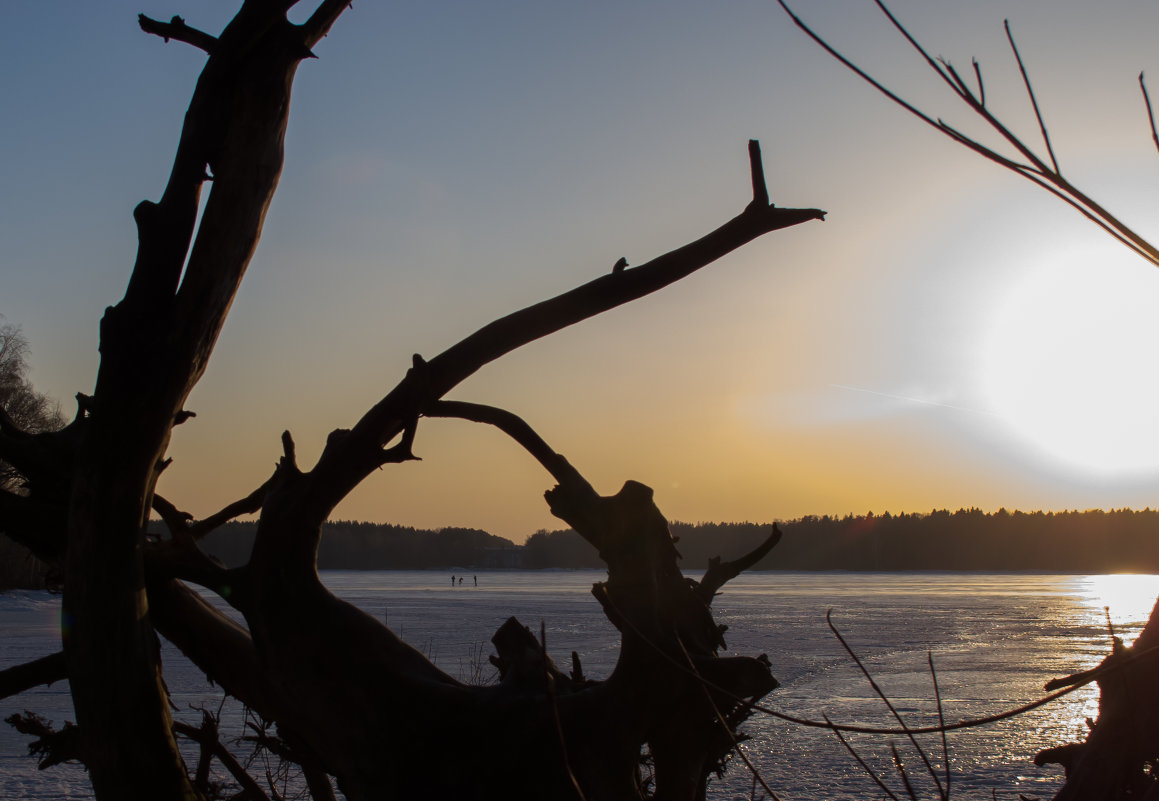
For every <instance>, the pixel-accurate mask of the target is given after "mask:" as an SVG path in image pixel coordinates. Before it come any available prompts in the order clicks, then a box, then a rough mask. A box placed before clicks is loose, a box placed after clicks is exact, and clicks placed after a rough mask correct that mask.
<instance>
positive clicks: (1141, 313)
mask: <svg viewBox="0 0 1159 801" xmlns="http://www.w3.org/2000/svg"><path fill="white" fill-rule="evenodd" d="M1120 250H1122V249H1116V248H1115V247H1113V246H1111V247H1092V248H1090V249H1089V250H1086V251H1084V250H1075V251H1072V252H1070V253H1067V254H1064V255H1063V256H1062V257H1061V259H1057V257H1056V260H1055V262H1054V263H1052V264H1050V265H1049V266H1046V265H1044V266H1043V267H1041V268H1039V269H1036V270H1033V271H1032V272H1031V273H1029V274H1028V275H1027V276H1026V277H1025V278H1024V279H1023V280H1021V281H1020V282H1018V283H1015V284H1014V285H1013V286H1012V287H1011V289H1010V291H1009V293H1008V294H1007V295H1006V296H1005V297H1004V298H998V299H997V302H996V304H995V308H996V312H995V315H994V317H993V318H992V320H991V323H990V327H989V330H988V331H986V332H984V333H983V350H982V353H981V384H982V386H981V388H982V391H983V393H984V397H985V398H986V401H987V403H988V404H989V406H990V409H991V410H992V411H994V412H995V413H996V414H997V415H998V416H999V417H1000V418H1001V419H1002V420H1003V421H1004V422H1005V423H1006V424H1007V425H1008V426H1009V427H1010V428H1011V429H1012V431H1013V433H1014V435H1015V436H1016V437H1017V438H1018V439H1020V440H1022V441H1023V442H1024V443H1025V444H1026V445H1027V446H1028V447H1029V448H1030V449H1031V450H1033V451H1034V452H1036V453H1037V454H1038V455H1039V456H1040V457H1043V458H1045V459H1048V460H1050V461H1052V462H1056V463H1062V464H1065V465H1067V466H1068V467H1071V468H1073V469H1079V470H1081V471H1084V472H1089V473H1093V474H1124V473H1131V472H1141V471H1147V470H1154V469H1156V468H1159V370H1157V369H1156V365H1157V364H1159V270H1156V269H1155V268H1154V267H1151V266H1148V265H1146V264H1144V263H1143V262H1142V260H1140V259H1138V258H1137V257H1134V256H1132V255H1131V254H1130V253H1128V252H1127V251H1125V250H1122V252H1119V251H1120Z"/></svg>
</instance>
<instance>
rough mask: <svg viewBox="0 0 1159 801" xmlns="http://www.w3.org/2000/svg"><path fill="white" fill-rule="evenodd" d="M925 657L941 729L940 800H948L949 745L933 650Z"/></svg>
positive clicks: (927, 652)
mask: <svg viewBox="0 0 1159 801" xmlns="http://www.w3.org/2000/svg"><path fill="white" fill-rule="evenodd" d="M926 659H927V660H928V661H929V663H930V678H932V679H933V681H934V700H935V701H936V702H937V705H938V726H939V727H940V728H941V730H942V765H943V769H944V770H945V777H946V792H945V793H943V794H942V801H950V746H949V743H947V742H946V717H945V714H944V713H943V709H942V691H941V690H940V689H939V688H938V671H936V670H934V654H933V651H926Z"/></svg>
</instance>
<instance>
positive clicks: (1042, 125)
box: [1003, 20, 1062, 175]
mask: <svg viewBox="0 0 1159 801" xmlns="http://www.w3.org/2000/svg"><path fill="white" fill-rule="evenodd" d="M1003 24H1004V25H1005V27H1006V41H1008V42H1010V49H1011V50H1012V51H1013V52H1014V60H1015V61H1017V62H1018V71H1019V72H1021V73H1022V83H1023V84H1024V85H1025V86H1026V94H1027V95H1029V96H1030V105H1031V106H1032V107H1033V108H1034V117H1035V119H1037V120H1038V130H1040V131H1042V141H1043V143H1045V144H1046V152H1047V153H1049V154H1050V163H1051V164H1053V165H1054V174H1055V175H1062V170H1060V169H1059V168H1058V159H1056V158H1055V157H1054V148H1053V147H1051V146H1050V135H1049V134H1048V133H1047V132H1046V122H1045V121H1044V120H1043V119H1042V112H1041V111H1039V110H1038V100H1037V99H1036V98H1035V97H1034V87H1033V86H1031V84H1030V76H1029V75H1027V74H1026V65H1025V64H1023V63H1022V55H1021V54H1020V53H1019V52H1018V45H1016V44H1015V43H1014V34H1013V33H1011V31H1010V20H1006V21H1005V22H1004V23H1003Z"/></svg>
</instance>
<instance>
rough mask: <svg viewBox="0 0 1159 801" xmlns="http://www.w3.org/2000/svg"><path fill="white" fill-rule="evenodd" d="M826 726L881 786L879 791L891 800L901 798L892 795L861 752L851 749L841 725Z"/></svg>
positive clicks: (895, 800) (891, 791)
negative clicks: (862, 756) (842, 732)
mask: <svg viewBox="0 0 1159 801" xmlns="http://www.w3.org/2000/svg"><path fill="white" fill-rule="evenodd" d="M825 722H826V723H829V718H825ZM828 728H829V729H830V730H831V731H832V732H833V733H834V734H836V735H837V739H838V740H840V741H841V744H842V745H843V746H845V750H847V751H848V752H849V753H850V754H852V755H853V758H854V759H856V760H857V764H858V765H860V766H861V769H862V770H864V771H865V772H866V773H867V774H868V775H869V778H871V779H873V781H874V782H876V783H877V786H878V787H880V788H881V791H882V792H883V793H885V794H886V795H888V796H889V797H890V798H892V799H893V801H901V799H899V798H898V797H897V796H896V795H894V792H893V790H890V789H889V788H888V787H886V785H885V782H883V781H882V780H881V779H880V778H879V777H878V775H877V774H876V773H874V772H873V768H871V767H869V765H868V764H867V763H866V761H865V760H864V759H862V758H861V754H859V753H857V751H855V750H854V749H853V746H851V745H850V744H849V741H848V740H846V739H845V738H844V737H842V736H841V727H839V726H835V725H833V724H832V723H829V726H828Z"/></svg>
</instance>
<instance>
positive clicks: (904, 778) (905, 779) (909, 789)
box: [889, 742, 918, 801]
mask: <svg viewBox="0 0 1159 801" xmlns="http://www.w3.org/2000/svg"><path fill="white" fill-rule="evenodd" d="M889 752H890V754H892V755H893V766H894V768H896V769H897V772H898V775H899V776H901V783H902V784H903V785H904V786H905V792H906V795H908V796H909V797H910V798H911V799H912V800H913V801H918V794H917V793H915V792H914V786H913V785H912V784H911V783H910V780H909V774H908V773H907V772H906V769H905V763H904V762H902V761H901V755H900V754H898V752H897V746H896V745H894V744H893V743H892V742H891V743H890V744H889Z"/></svg>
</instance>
